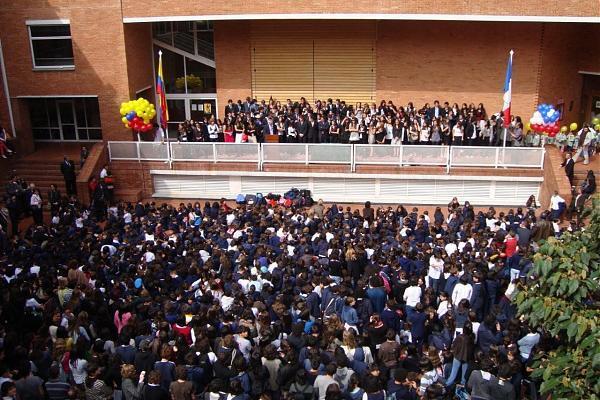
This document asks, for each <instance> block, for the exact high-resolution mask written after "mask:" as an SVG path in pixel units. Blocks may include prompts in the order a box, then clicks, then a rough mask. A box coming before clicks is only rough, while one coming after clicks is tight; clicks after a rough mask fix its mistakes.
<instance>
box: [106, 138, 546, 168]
mask: <svg viewBox="0 0 600 400" xmlns="http://www.w3.org/2000/svg"><path fill="white" fill-rule="evenodd" d="M159 144H160V143H157V142H134V141H110V142H108V153H109V159H110V160H111V161H112V160H134V161H140V162H141V161H158V160H160V161H168V162H169V163H172V162H194V161H202V162H212V163H231V162H241V163H256V164H257V170H259V171H261V170H262V169H263V165H264V164H265V163H280V164H281V163H284V164H285V163H297V164H304V165H311V164H337V165H348V166H349V167H350V171H352V172H355V171H356V166H357V165H368V164H371V165H397V166H400V167H403V166H406V165H432V166H433V165H436V166H443V167H445V168H446V172H450V168H456V167H488V168H537V169H543V167H544V158H545V149H544V148H539V147H506V148H504V147H469V146H427V145H399V146H390V148H394V149H397V153H396V151H394V152H393V154H391V155H390V157H389V158H390V160H389V161H388V160H385V161H384V160H379V161H378V160H372V161H364V154H363V157H362V158H360V157H359V159H357V149H360V148H377V147H380V146H381V145H364V144H338V143H335V144H334V143H330V144H326V143H322V144H319V145H318V146H320V147H321V146H322V147H327V148H328V149H330V150H331V151H332V152H336V150H338V151H339V149H340V148H345V149H348V148H350V149H351V150H350V152H349V156H348V158H344V159H341V160H340V159H335V157H333V158H332V159H325V160H311V157H310V154H311V150H310V149H311V147H314V146H316V144H311V143H262V144H261V143H224V142H218V143H212V142H211V143H185V142H169V143H164V145H167V146H169V147H168V148H167V153H166V154H165V157H163V156H162V154H159V157H143V156H142V154H141V152H140V148H142V149H143V146H146V145H147V146H149V147H154V146H156V145H159ZM120 145H121V146H127V147H125V148H121V149H119V150H120V152H121V154H124V155H121V156H119V155H115V151H116V150H117V147H118V146H120ZM131 145H135V146H134V148H132V146H131ZM180 146H202V147H210V148H211V150H210V155H209V156H207V157H202V158H194V157H193V156H192V157H190V158H185V157H184V158H181V157H177V156H176V154H177V152H176V151H174V149H176V148H178V147H180ZM228 146H237V147H238V148H240V146H241V147H242V148H244V147H247V148H248V150H247V151H246V150H244V151H242V152H241V153H240V154H238V157H235V155H234V157H232V156H231V155H230V156H228V157H220V156H219V153H221V154H228V152H227V151H224V150H223V149H224V148H225V149H226V148H227V147H228ZM292 146H293V147H296V148H301V149H302V150H300V149H298V153H297V156H298V157H297V159H293V160H290V159H285V158H284V157H279V158H278V157H277V156H276V157H275V158H269V156H266V155H265V150H266V149H267V148H269V147H281V148H282V149H284V148H285V147H292ZM219 149H220V150H219ZM419 149H423V150H428V151H429V154H431V152H430V151H433V152H434V157H437V155H438V154H439V156H440V160H439V161H436V160H433V161H427V160H420V161H416V160H415V161H416V162H413V159H414V157H416V156H417V157H418V150H419ZM465 149H466V150H467V152H472V153H473V154H474V156H477V149H481V150H486V153H493V156H492V158H493V160H490V161H487V160H486V157H483V158H480V159H479V160H477V159H476V158H474V159H473V160H472V161H469V160H467V161H464V160H462V161H461V160H459V159H457V157H459V156H458V154H459V153H458V151H460V150H465ZM410 150H413V152H414V153H415V154H414V155H413V159H410V160H406V159H405V157H406V155H407V153H406V152H407V151H410ZM415 150H416V152H415ZM490 150H491V151H490ZM437 151H439V153H437ZM520 152H529V153H530V154H528V157H527V160H533V161H531V162H527V161H525V162H512V163H511V160H510V159H507V157H510V156H511V154H515V153H520ZM127 153H129V154H127ZM425 154H427V153H425ZM300 155H302V157H299V156H300ZM466 157H468V154H467V156H466ZM384 158H385V156H384ZM488 159H490V157H489V156H488ZM538 160H539V161H538Z"/></svg>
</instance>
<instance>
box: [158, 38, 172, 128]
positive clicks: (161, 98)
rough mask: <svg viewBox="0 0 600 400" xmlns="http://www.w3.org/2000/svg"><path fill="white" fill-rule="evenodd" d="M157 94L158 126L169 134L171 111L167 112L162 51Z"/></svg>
mask: <svg viewBox="0 0 600 400" xmlns="http://www.w3.org/2000/svg"><path fill="white" fill-rule="evenodd" d="M156 94H157V95H158V113H157V116H158V117H157V119H158V125H159V126H161V127H162V128H163V130H164V131H165V132H167V121H168V120H169V110H167V98H166V97H165V81H164V79H163V69H162V51H161V50H159V51H158V76H157V77H156ZM165 136H166V133H165Z"/></svg>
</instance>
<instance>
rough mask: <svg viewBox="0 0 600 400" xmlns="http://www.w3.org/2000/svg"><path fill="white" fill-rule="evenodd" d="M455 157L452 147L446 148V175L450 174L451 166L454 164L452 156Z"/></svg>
mask: <svg viewBox="0 0 600 400" xmlns="http://www.w3.org/2000/svg"><path fill="white" fill-rule="evenodd" d="M453 155H454V150H453V149H452V147H450V146H447V147H446V174H449V173H450V164H451V163H452V156H453Z"/></svg>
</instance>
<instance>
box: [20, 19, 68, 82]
mask: <svg viewBox="0 0 600 400" xmlns="http://www.w3.org/2000/svg"><path fill="white" fill-rule="evenodd" d="M25 24H26V25H27V33H28V34H29V49H30V51H31V62H32V64H33V70H34V71H38V70H41V71H48V70H63V71H64V70H74V69H75V54H73V64H69V65H36V63H35V53H34V51H33V41H34V40H66V39H69V40H70V41H71V47H72V46H73V35H69V36H40V37H33V36H32V35H31V27H32V26H57V25H69V29H70V25H71V21H69V20H68V19H55V20H28V21H26V22H25Z"/></svg>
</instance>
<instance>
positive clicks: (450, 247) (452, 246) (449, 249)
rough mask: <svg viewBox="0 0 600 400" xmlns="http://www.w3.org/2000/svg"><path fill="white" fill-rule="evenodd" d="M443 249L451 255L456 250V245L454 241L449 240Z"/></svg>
mask: <svg viewBox="0 0 600 400" xmlns="http://www.w3.org/2000/svg"><path fill="white" fill-rule="evenodd" d="M444 250H446V254H448V255H449V256H451V255H452V254H454V253H455V252H456V251H457V250H458V246H457V245H456V243H454V242H450V243H448V244H447V245H446V246H445V247H444Z"/></svg>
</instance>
